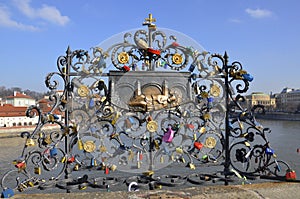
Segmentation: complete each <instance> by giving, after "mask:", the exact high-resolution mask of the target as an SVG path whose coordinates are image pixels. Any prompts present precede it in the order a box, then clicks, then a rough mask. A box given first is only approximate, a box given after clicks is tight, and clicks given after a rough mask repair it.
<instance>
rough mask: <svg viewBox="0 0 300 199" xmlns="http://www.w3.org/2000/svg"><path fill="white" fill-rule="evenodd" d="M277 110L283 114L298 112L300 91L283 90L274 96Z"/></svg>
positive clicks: (299, 109)
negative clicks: (283, 112)
mask: <svg viewBox="0 0 300 199" xmlns="http://www.w3.org/2000/svg"><path fill="white" fill-rule="evenodd" d="M276 104H277V109H278V110H280V111H285V112H296V111H300V89H292V88H284V89H283V90H282V91H281V93H279V94H277V96H276Z"/></svg>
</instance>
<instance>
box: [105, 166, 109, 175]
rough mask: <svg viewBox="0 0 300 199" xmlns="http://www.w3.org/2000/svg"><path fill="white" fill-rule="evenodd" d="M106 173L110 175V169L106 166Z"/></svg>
mask: <svg viewBox="0 0 300 199" xmlns="http://www.w3.org/2000/svg"><path fill="white" fill-rule="evenodd" d="M104 173H105V174H106V175H107V174H109V168H108V167H107V166H105V171H104Z"/></svg>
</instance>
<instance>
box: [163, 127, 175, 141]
mask: <svg viewBox="0 0 300 199" xmlns="http://www.w3.org/2000/svg"><path fill="white" fill-rule="evenodd" d="M174 133H175V132H174V131H173V130H172V128H171V127H170V126H169V127H168V131H167V132H166V133H165V134H164V136H163V138H162V139H163V141H164V142H167V143H170V142H172V140H173V138H174Z"/></svg>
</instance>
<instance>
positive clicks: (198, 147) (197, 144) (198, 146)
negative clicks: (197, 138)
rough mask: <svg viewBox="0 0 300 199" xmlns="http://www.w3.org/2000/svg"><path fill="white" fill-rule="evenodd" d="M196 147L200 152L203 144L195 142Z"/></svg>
mask: <svg viewBox="0 0 300 199" xmlns="http://www.w3.org/2000/svg"><path fill="white" fill-rule="evenodd" d="M194 147H195V148H196V149H198V150H200V149H202V147H203V144H202V143H201V142H194Z"/></svg>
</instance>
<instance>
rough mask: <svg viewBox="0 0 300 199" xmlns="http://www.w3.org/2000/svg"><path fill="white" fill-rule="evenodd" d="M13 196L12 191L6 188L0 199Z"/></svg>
mask: <svg viewBox="0 0 300 199" xmlns="http://www.w3.org/2000/svg"><path fill="white" fill-rule="evenodd" d="M13 196H14V190H12V189H9V188H6V189H4V190H3V191H2V193H1V198H10V197H13Z"/></svg>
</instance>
